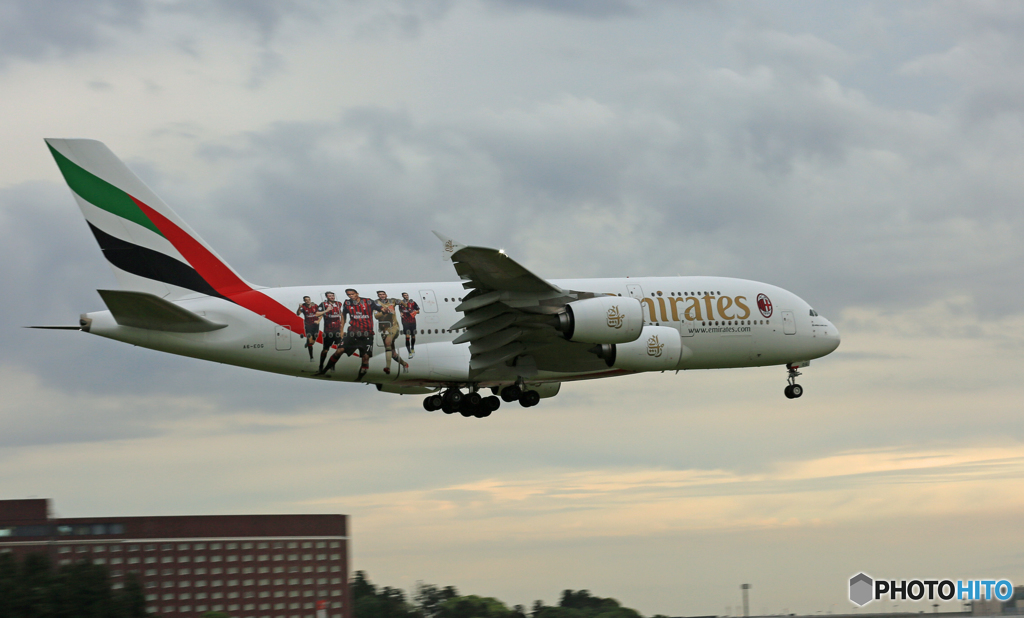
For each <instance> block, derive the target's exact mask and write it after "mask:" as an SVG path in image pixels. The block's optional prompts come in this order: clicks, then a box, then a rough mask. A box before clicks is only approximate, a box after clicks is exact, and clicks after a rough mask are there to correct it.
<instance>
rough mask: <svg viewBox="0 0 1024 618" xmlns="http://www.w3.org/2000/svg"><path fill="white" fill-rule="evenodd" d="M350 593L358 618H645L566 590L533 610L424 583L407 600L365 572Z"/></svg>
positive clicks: (607, 601)
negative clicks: (553, 601)
mask: <svg viewBox="0 0 1024 618" xmlns="http://www.w3.org/2000/svg"><path fill="white" fill-rule="evenodd" d="M349 590H350V592H351V595H352V603H353V604H354V608H353V609H354V611H355V618H643V616H642V615H641V614H640V612H638V611H636V610H635V609H631V608H628V607H622V605H621V604H619V602H618V601H616V600H615V599H611V598H602V597H599V596H595V595H593V594H591V593H590V591H589V590H564V591H563V592H562V598H561V600H560V601H559V602H558V605H556V606H549V605H545V604H544V602H543V601H534V603H533V605H532V607H531V608H530V609H529V610H527V609H526V608H525V607H523V606H522V605H514V606H512V607H511V608H509V607H508V606H507V605H505V604H504V603H503V602H501V601H499V600H498V599H495V598H493V597H480V596H476V595H460V594H459V591H458V590H456V588H455V587H454V586H444V587H440V586H435V585H432V584H424V583H419V584H417V585H416V590H415V592H413V594H412V597H411V598H409V599H407V598H406V595H405V592H403V591H402V590H400V589H398V588H392V587H390V586H381V587H379V588H378V587H377V586H376V585H374V584H373V583H371V582H370V579H369V578H368V577H367V576H366V572H364V571H356V573H355V576H354V577H353V578H352V582H351V586H350V589H349ZM652 618H666V617H665V616H661V615H657V616H653V617H652Z"/></svg>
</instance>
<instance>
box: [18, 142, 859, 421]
mask: <svg viewBox="0 0 1024 618" xmlns="http://www.w3.org/2000/svg"><path fill="white" fill-rule="evenodd" d="M46 143H47V144H48V146H49V148H50V152H51V153H52V154H53V157H54V159H56V161H57V166H58V167H59V168H60V171H61V173H63V175H64V178H65V180H66V181H67V184H68V186H69V187H70V188H71V192H72V195H74V198H75V201H77V202H78V206H79V207H80V208H81V209H82V213H83V214H84V215H85V219H86V221H87V222H88V224H89V228H90V229H91V230H92V233H93V235H94V236H95V237H96V240H97V242H99V245H100V248H101V249H102V250H103V254H104V256H105V257H106V258H107V261H109V262H110V265H111V268H113V270H114V274H115V275H116V277H117V280H118V283H119V284H120V286H121V288H122V289H120V290H98V291H99V294H100V296H101V297H102V299H103V302H104V303H105V304H106V306H107V310H106V311H94V312H91V313H85V314H82V316H81V319H80V321H79V325H78V326H49V327H38V328H58V329H74V330H81V331H84V332H87V333H91V334H94V335H100V336H101V337H108V338H110V339H116V340H117V341H123V342H125V343H131V344H133V345H138V346H143V347H147V348H152V349H154V350H160V351H163V352H169V353H171V354H180V355H183V356H191V357H194V358H200V359H205V360H210V361H216V362H220V363H227V364H231V365H238V366H240V367H248V368H251V369H259V370H261V371H271V372H274V373H281V374H286V375H292V376H299V377H308V378H312V379H320V380H336V381H342V382H362V383H368V384H374V385H376V386H377V389H378V390H380V391H384V392H389V393H400V394H423V395H427V397H426V398H425V399H424V400H423V407H424V408H426V409H427V410H431V411H433V410H438V409H440V410H443V411H444V412H446V413H449V414H451V413H454V412H459V413H461V414H462V415H463V416H475V417H485V416H488V415H490V414H491V412H493V411H494V410H496V409H497V408H498V407H499V405H500V403H501V402H500V401H499V398H498V396H499V395H500V397H501V399H502V400H504V401H506V402H511V401H518V402H519V403H520V404H521V405H523V406H527V407H529V406H533V405H536V404H537V403H538V402H539V401H540V399H542V398H545V397H551V396H554V395H556V394H557V393H558V390H559V386H560V385H561V383H562V382H566V381H570V380H591V379H597V378H607V377H612V376H620V375H627V374H632V373H639V372H644V371H660V372H664V371H668V370H671V371H678V370H681V369H722V368H729V367H760V366H766V365H781V366H783V367H785V369H786V371H787V374H788V377H787V382H788V384H787V386H786V388H785V394H786V396H787V397H789V398H790V399H794V398H797V397H800V396H801V395H802V394H803V387H801V386H800V385H799V384H797V383H796V377H797V376H799V375H800V373H799V371H798V370H799V369H800V368H803V367H806V366H807V365H808V364H809V363H810V361H811V359H815V358H819V357H822V356H825V355H826V354H829V353H830V352H832V351H833V350H835V349H836V348H837V347H838V346H839V331H838V330H837V329H836V327H835V326H833V325H832V323H831V322H829V321H828V320H826V319H825V318H824V317H822V316H820V315H818V314H817V312H815V311H814V309H812V308H811V306H810V305H809V304H807V303H806V302H805V301H804V300H802V299H801V298H799V297H797V296H796V295H795V294H792V293H791V292H787V291H786V290H783V289H781V288H778V287H775V286H772V285H768V284H765V283H759V282H756V281H747V280H743V279H729V278H724V277H639V278H625V279H566V280H551V281H549V280H546V279H542V278H541V277H538V276H537V275H535V274H533V273H531V272H530V271H528V270H527V269H525V268H523V267H522V266H521V265H519V264H518V263H517V262H515V261H514V260H512V259H511V258H510V257H508V256H507V255H505V253H504V252H503V251H499V250H495V249H486V248H483V247H469V246H464V245H461V244H459V243H457V242H456V241H454V240H452V239H450V238H446V237H444V236H442V235H440V234H437V233H436V232H435V234H437V236H438V237H439V238H440V239H441V243H442V249H443V255H444V256H445V257H446V258H447V259H449V260H451V261H452V262H453V264H454V266H455V271H456V273H457V274H458V275H459V278H460V279H461V281H458V282H448V281H445V282H430V283H422V282H420V283H369V284H367V283H358V284H353V283H341V284H338V283H332V284H330V285H307V286H296V287H284V288H265V287H261V286H258V285H254V284H252V283H249V282H247V281H246V280H245V279H243V278H242V277H241V276H240V275H238V273H236V272H235V271H234V270H233V269H232V268H231V267H230V266H228V265H227V263H226V262H224V260H222V259H221V258H220V256H218V255H217V253H216V252H214V250H213V249H212V248H210V246H209V245H207V244H206V243H205V242H203V240H202V239H201V238H200V237H199V236H198V235H197V234H196V233H195V232H193V231H192V229H191V228H190V227H189V226H188V225H187V224H185V222H184V221H182V220H181V218H179V217H178V215H177V214H175V213H174V211H172V210H171V209H170V208H169V207H168V206H167V205H166V204H164V203H163V202H162V201H161V200H160V198H159V197H157V196H156V195H155V194H154V193H153V192H152V191H151V190H150V189H149V187H147V186H146V185H145V184H144V183H143V182H142V181H141V180H140V179H139V178H138V177H137V176H135V174H133V173H132V172H131V171H130V170H129V169H128V168H127V167H126V166H125V165H124V164H123V163H122V162H121V161H120V160H119V159H118V158H117V157H116V156H115V155H114V154H113V153H112V152H111V151H110V150H109V149H108V148H107V147H106V146H105V145H103V144H102V143H100V142H97V141H93V140H81V139H48V140H46ZM484 389H490V390H491V393H492V394H491V395H488V396H484V394H485V393H486V390H484Z"/></svg>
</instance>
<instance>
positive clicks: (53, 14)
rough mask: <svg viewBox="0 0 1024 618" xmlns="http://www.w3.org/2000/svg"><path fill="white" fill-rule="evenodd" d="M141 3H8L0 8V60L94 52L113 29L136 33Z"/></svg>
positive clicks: (15, 0) (106, 0) (35, 0)
mask: <svg viewBox="0 0 1024 618" xmlns="http://www.w3.org/2000/svg"><path fill="white" fill-rule="evenodd" d="M146 14H147V8H146V4H145V2H143V0H97V1H96V2H76V1H75V0H10V1H8V2H4V3H3V4H2V5H0V62H2V61H3V60H4V57H8V58H10V57H17V58H27V59H30V60H42V59H47V58H51V57H62V56H68V55H71V54H74V53H78V52H82V51H92V50H95V49H98V48H100V47H102V46H104V45H106V44H108V43H110V42H111V40H112V39H113V36H112V34H113V32H112V31H116V30H119V29H129V30H138V29H139V28H141V26H142V21H143V19H144V17H145V16H146Z"/></svg>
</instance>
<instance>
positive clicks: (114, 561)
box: [110, 558, 121, 564]
mask: <svg viewBox="0 0 1024 618" xmlns="http://www.w3.org/2000/svg"><path fill="white" fill-rule="evenodd" d="M110 564H121V558H111V559H110Z"/></svg>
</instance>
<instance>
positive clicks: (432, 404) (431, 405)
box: [423, 395, 444, 412]
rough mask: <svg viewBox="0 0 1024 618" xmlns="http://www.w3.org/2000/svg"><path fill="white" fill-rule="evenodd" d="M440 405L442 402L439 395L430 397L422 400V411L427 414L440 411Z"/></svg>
mask: <svg viewBox="0 0 1024 618" xmlns="http://www.w3.org/2000/svg"><path fill="white" fill-rule="evenodd" d="M442 405H444V400H443V399H441V396H440V395H431V396H430V397H427V398H426V399H424V400H423V409H424V410H426V411H427V412H433V411H434V410H440V409H441V406H442Z"/></svg>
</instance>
